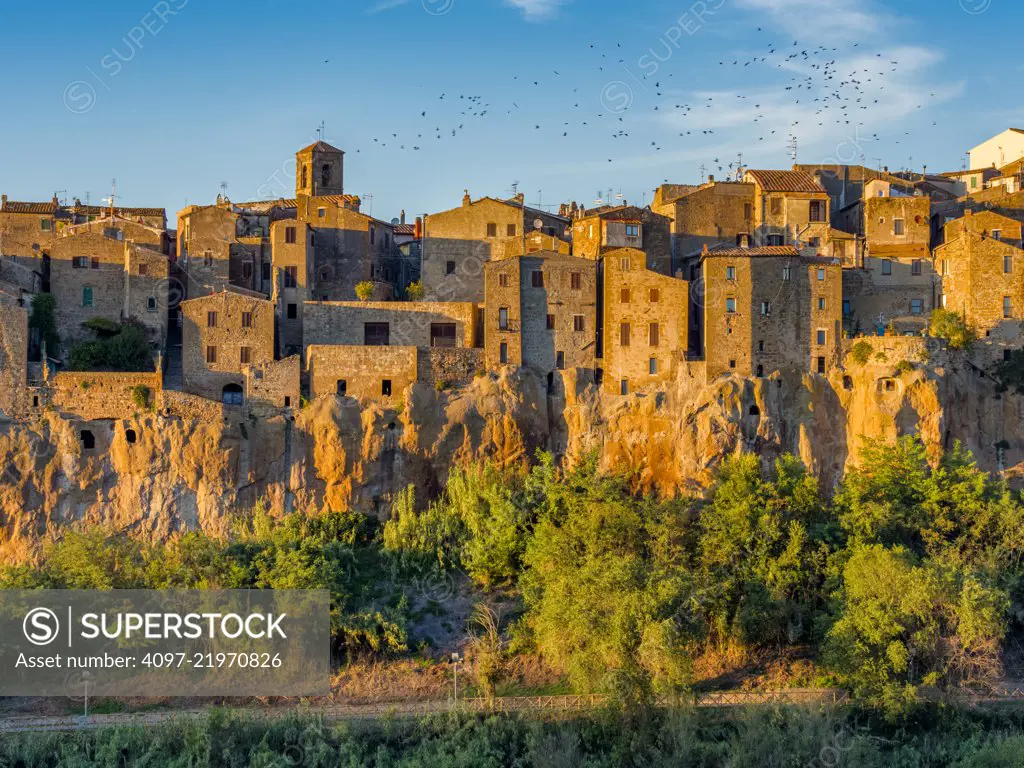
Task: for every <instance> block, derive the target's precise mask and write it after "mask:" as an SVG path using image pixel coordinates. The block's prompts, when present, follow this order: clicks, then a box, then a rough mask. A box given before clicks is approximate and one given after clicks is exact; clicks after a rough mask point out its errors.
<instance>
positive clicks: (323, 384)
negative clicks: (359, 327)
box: [306, 345, 418, 405]
mask: <svg viewBox="0 0 1024 768" xmlns="http://www.w3.org/2000/svg"><path fill="white" fill-rule="evenodd" d="M306 366H307V369H308V371H309V394H310V398H312V399H316V398H318V397H324V396H330V395H337V394H339V393H340V391H341V389H344V393H345V396H346V397H354V398H356V399H357V400H367V401H373V402H380V403H384V404H389V405H395V404H397V403H400V402H402V399H403V398H404V397H405V391H406V390H407V389H408V388H409V387H411V386H412V385H413V384H414V383H416V379H417V375H418V359H417V350H416V347H362V346H358V347H352V346H341V345H333V346H318V345H313V346H310V347H308V348H307V350H306ZM385 381H386V382H390V388H391V394H390V395H387V394H385V390H384V382H385ZM340 382H344V385H343V387H342V386H340Z"/></svg>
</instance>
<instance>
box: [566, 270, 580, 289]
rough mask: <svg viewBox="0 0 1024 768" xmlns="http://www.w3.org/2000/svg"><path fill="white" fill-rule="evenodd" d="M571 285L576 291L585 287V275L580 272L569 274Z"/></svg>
mask: <svg viewBox="0 0 1024 768" xmlns="http://www.w3.org/2000/svg"><path fill="white" fill-rule="evenodd" d="M569 287H570V288H571V289H572V290H574V291H578V290H580V289H581V288H582V287H583V275H582V274H581V273H579V272H573V273H572V274H571V275H569Z"/></svg>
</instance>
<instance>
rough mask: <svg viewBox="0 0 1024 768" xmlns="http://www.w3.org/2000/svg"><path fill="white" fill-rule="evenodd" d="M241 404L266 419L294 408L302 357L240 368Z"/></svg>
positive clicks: (296, 401) (267, 361) (297, 401)
mask: <svg viewBox="0 0 1024 768" xmlns="http://www.w3.org/2000/svg"><path fill="white" fill-rule="evenodd" d="M243 373H244V375H245V402H246V405H248V407H249V408H250V409H251V410H252V411H253V412H254V413H256V414H257V415H259V416H263V417H268V416H272V415H274V414H275V413H277V411H278V410H280V409H281V408H298V407H299V396H300V394H301V392H300V381H301V374H302V358H301V357H300V356H299V355H292V356H291V357H288V358H285V359H284V360H264V361H261V362H258V363H255V364H254V365H247V366H243Z"/></svg>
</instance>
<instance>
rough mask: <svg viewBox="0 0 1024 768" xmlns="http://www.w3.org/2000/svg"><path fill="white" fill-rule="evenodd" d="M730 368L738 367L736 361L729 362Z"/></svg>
mask: <svg viewBox="0 0 1024 768" xmlns="http://www.w3.org/2000/svg"><path fill="white" fill-rule="evenodd" d="M729 367H730V368H735V367H736V361H735V360H730V361H729Z"/></svg>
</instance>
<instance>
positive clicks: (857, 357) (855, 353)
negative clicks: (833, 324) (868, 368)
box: [850, 340, 875, 365]
mask: <svg viewBox="0 0 1024 768" xmlns="http://www.w3.org/2000/svg"><path fill="white" fill-rule="evenodd" d="M874 351H875V348H874V347H872V346H871V342H868V341H863V340H861V341H858V342H857V343H856V344H854V345H853V349H851V350H850V357H851V359H852V360H853V362H855V363H856V364H857V365H865V364H866V363H867V362H868V360H870V359H871V355H872V354H873V353H874Z"/></svg>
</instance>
